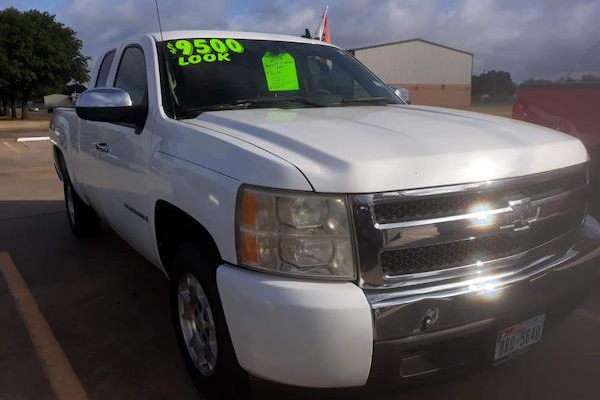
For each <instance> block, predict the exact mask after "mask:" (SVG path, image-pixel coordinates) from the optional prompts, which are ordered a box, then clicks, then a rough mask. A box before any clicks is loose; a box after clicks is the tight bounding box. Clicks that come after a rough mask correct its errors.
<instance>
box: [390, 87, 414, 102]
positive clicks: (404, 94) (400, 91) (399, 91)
mask: <svg viewBox="0 0 600 400" xmlns="http://www.w3.org/2000/svg"><path fill="white" fill-rule="evenodd" d="M392 89H393V90H394V94H395V95H396V96H398V97H399V98H401V99H402V100H404V102H405V103H406V104H410V92H409V91H408V89H405V88H398V87H397V88H392Z"/></svg>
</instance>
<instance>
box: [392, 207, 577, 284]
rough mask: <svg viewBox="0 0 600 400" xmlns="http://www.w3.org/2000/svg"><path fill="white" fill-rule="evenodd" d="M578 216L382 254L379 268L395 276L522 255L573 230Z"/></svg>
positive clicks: (572, 215)
mask: <svg viewBox="0 0 600 400" xmlns="http://www.w3.org/2000/svg"><path fill="white" fill-rule="evenodd" d="M582 219H583V215H582V214H581V213H576V214H568V215H566V216H563V217H561V218H557V220H554V221H552V222H551V223H550V222H547V221H544V222H539V223H536V224H534V225H532V227H531V229H530V230H528V231H526V232H524V233H521V234H512V235H511V234H499V235H494V236H484V237H478V238H473V239H466V240H460V241H457V242H450V243H443V244H437V245H430V246H424V247H413V248H408V249H401V250H392V251H384V252H383V253H382V254H381V268H382V271H383V274H384V276H387V277H390V276H398V275H406V274H416V273H422V272H430V271H438V270H442V269H446V268H453V267H457V266H461V265H470V264H476V263H478V262H486V261H490V260H496V259H499V258H503V257H508V256H512V255H515V254H519V253H522V252H524V251H527V250H529V249H532V248H535V247H537V246H540V245H542V244H544V243H546V242H548V241H550V240H552V239H554V238H556V237H559V236H561V235H562V234H564V233H566V232H569V231H570V230H572V229H574V228H576V227H577V226H578V225H579V224H581V221H582Z"/></svg>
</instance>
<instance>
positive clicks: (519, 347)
mask: <svg viewBox="0 0 600 400" xmlns="http://www.w3.org/2000/svg"><path fill="white" fill-rule="evenodd" d="M545 320H546V315H545V314H542V315H538V316H537V317H535V318H532V319H530V320H528V321H525V322H521V323H520V324H517V325H513V326H511V327H510V328H507V329H504V330H502V331H500V333H498V339H497V340H496V351H495V353H494V365H498V364H500V363H503V362H504V361H506V360H508V359H510V358H513V357H515V356H517V355H519V354H522V353H524V352H526V351H527V350H529V349H530V348H531V346H533V345H534V344H535V343H537V342H539V341H540V340H542V334H543V333H544V321H545Z"/></svg>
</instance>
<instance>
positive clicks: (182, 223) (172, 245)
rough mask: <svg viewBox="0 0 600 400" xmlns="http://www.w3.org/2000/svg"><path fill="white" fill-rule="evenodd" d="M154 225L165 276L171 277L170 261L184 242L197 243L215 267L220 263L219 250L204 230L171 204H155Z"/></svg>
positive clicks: (159, 202)
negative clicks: (213, 262)
mask: <svg viewBox="0 0 600 400" xmlns="http://www.w3.org/2000/svg"><path fill="white" fill-rule="evenodd" d="M154 224H155V229H156V244H157V246H158V252H159V256H160V260H161V262H162V264H163V266H164V268H165V271H166V272H167V274H169V275H171V268H172V265H171V264H172V262H171V261H172V260H173V256H174V255H175V251H176V250H177V247H178V246H179V245H180V244H181V243H184V242H190V241H194V242H196V243H198V245H199V246H201V247H202V252H203V253H205V254H206V255H207V256H209V257H210V258H211V259H213V260H214V261H215V266H216V265H218V263H219V262H220V261H221V255H220V254H219V248H218V247H217V244H216V243H215V241H214V239H213V238H212V236H211V235H210V233H209V232H208V231H207V230H206V228H204V227H203V226H202V224H200V223H199V222H198V221H196V220H195V219H194V218H193V217H192V216H190V215H189V214H187V213H186V212H185V211H182V210H181V209H179V208H178V207H176V206H174V205H172V204H171V203H168V202H166V201H164V200H159V201H157V202H156V207H155V209H154Z"/></svg>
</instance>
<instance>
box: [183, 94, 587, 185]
mask: <svg viewBox="0 0 600 400" xmlns="http://www.w3.org/2000/svg"><path fill="white" fill-rule="evenodd" d="M186 122H189V123H192V124H194V125H197V126H199V127H204V128H209V129H213V130H216V131H219V132H221V133H224V134H227V135H230V136H234V137H236V138H238V139H240V140H243V141H246V142H249V143H252V144H254V145H255V146H258V147H260V148H262V149H264V150H266V151H268V152H270V153H272V154H275V155H277V156H279V157H281V158H283V159H285V160H287V161H289V162H290V163H292V164H293V165H294V166H296V167H297V168H298V169H299V170H300V171H301V172H302V173H303V174H304V175H305V176H306V178H307V179H308V180H309V182H310V183H311V185H312V186H313V188H314V189H315V190H316V191H319V192H335V193H365V192H381V191H391V190H399V189H410V188H422V187H432V186H440V185H449V184H458V183H469V182H477V181H485V180H492V179H501V178H509V177H515V176H522V175H527V174H535V173H539V172H545V171H549V170H553V169H559V168H563V167H567V166H571V165H575V164H579V163H583V162H585V161H586V160H587V152H586V150H585V148H584V146H583V145H582V144H581V142H580V141H579V140H577V139H575V138H573V137H570V136H568V135H565V134H562V133H560V132H558V131H554V130H550V129H547V128H542V127H539V126H536V125H532V124H527V123H523V122H517V121H514V120H510V119H507V118H502V117H494V116H488V115H484V114H478V113H472V112H464V111H455V110H449V109H442V108H434V107H417V106H395V105H394V106H385V107H384V106H360V107H327V108H303V109H295V110H281V109H249V110H232V111H219V112H207V113H203V114H201V115H200V116H198V117H197V118H195V119H193V120H188V121H186ZM231 162H235V160H231ZM249 168H250V166H249ZM278 184H279V183H278Z"/></svg>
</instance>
